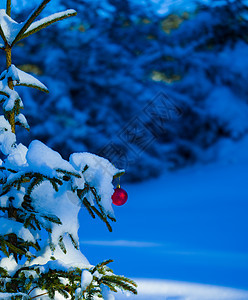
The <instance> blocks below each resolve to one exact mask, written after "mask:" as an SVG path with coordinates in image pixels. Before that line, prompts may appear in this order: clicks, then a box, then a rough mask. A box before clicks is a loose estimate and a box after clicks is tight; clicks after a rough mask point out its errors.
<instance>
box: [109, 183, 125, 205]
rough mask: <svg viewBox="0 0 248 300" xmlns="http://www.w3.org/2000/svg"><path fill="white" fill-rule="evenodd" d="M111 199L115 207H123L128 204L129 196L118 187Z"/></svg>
mask: <svg viewBox="0 0 248 300" xmlns="http://www.w3.org/2000/svg"><path fill="white" fill-rule="evenodd" d="M111 198H112V202H113V204H114V205H117V206H121V205H123V204H125V203H126V202H127V198H128V195H127V192H126V191H125V190H124V189H122V188H121V186H120V185H117V187H116V188H115V191H114V194H113V195H112V197H111Z"/></svg>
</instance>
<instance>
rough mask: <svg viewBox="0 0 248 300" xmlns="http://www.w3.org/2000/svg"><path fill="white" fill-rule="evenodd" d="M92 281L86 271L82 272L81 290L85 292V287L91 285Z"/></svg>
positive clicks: (90, 275)
mask: <svg viewBox="0 0 248 300" xmlns="http://www.w3.org/2000/svg"><path fill="white" fill-rule="evenodd" d="M92 280H93V275H92V274H91V273H90V272H89V271H88V270H83V272H82V276H81V289H82V291H85V290H86V289H87V287H88V286H89V285H90V284H91V282H92Z"/></svg>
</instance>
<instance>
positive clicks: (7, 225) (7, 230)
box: [0, 217, 36, 243]
mask: <svg viewBox="0 0 248 300" xmlns="http://www.w3.org/2000/svg"><path fill="white" fill-rule="evenodd" d="M0 228H1V234H2V235H5V234H11V233H14V234H16V235H17V236H18V237H20V238H21V239H23V240H24V241H29V242H32V243H35V242H36V240H35V237H34V236H33V234H32V233H31V232H30V231H29V229H27V228H25V227H23V223H20V222H17V221H15V220H10V219H6V218H3V217H0Z"/></svg>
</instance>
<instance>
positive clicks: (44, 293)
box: [30, 292, 48, 299]
mask: <svg viewBox="0 0 248 300" xmlns="http://www.w3.org/2000/svg"><path fill="white" fill-rule="evenodd" d="M47 294H48V292H46V293H43V294H40V295H37V296H34V297H32V298H30V299H35V298H38V297H41V296H44V295H47Z"/></svg>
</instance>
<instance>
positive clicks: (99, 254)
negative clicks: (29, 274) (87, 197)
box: [79, 141, 248, 300]
mask: <svg viewBox="0 0 248 300" xmlns="http://www.w3.org/2000/svg"><path fill="white" fill-rule="evenodd" d="M247 145H248V143H247V141H244V142H242V143H239V144H229V143H228V142H227V141H226V142H225V143H223V144H222V149H223V151H222V152H221V157H222V158H224V159H220V160H219V162H218V163H212V164H209V165H205V166H200V165H197V166H194V167H191V168H187V169H184V170H179V171H175V172H171V173H170V172H165V173H164V175H163V176H161V177H160V178H158V179H152V180H150V181H146V182H144V183H140V184H133V185H128V186H127V185H126V186H122V188H125V189H126V190H127V191H128V193H129V200H128V203H127V204H125V205H124V206H123V207H117V208H116V209H115V212H116V217H117V223H116V224H115V225H114V232H113V233H108V232H107V229H106V228H105V227H104V225H103V224H101V223H100V222H99V221H96V220H91V219H90V217H88V216H87V214H86V212H83V214H82V215H81V229H80V233H79V234H80V240H81V248H82V251H83V253H85V254H86V256H87V257H88V258H89V259H90V261H92V263H96V262H97V261H100V260H103V259H107V258H113V259H114V261H115V262H114V263H113V265H112V267H113V268H114V270H115V271H116V273H118V274H125V275H126V276H129V277H133V278H147V279H148V278H150V281H144V280H141V284H140V296H139V297H142V299H151V293H154V296H155V299H157V300H158V299H167V300H169V299H170V300H172V299H173V300H179V299H180V300H183V299H187V300H189V299H197V300H203V299H211V300H214V299H218V300H219V299H226V300H227V299H234V300H238V299H248V240H247V233H248V218H247V212H248V189H247V186H248V185H247V178H248V176H247V175H248V160H247V158H246V157H247V154H246V149H247ZM161 167H163V166H162V165H161ZM151 279H163V280H165V279H166V280H175V281H177V283H176V282H173V281H171V282H168V281H153V280H151ZM178 281H181V283H178ZM183 282H189V284H186V283H183ZM190 282H191V283H192V282H194V283H200V284H208V285H212V287H209V286H205V285H191V283H190ZM158 286H159V288H158ZM214 286H219V288H217V287H214ZM221 286H222V287H224V286H226V287H231V288H236V289H243V290H247V292H239V291H235V290H225V289H224V288H221ZM155 292H156V293H155ZM211 293H212V294H211ZM204 297H205V298H204ZM137 299H141V298H137Z"/></svg>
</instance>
